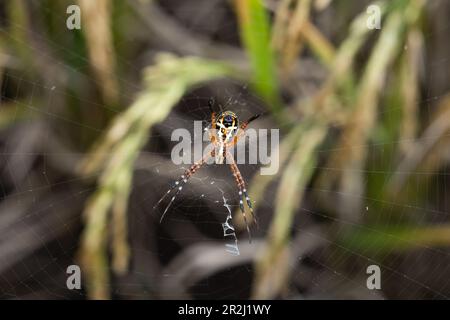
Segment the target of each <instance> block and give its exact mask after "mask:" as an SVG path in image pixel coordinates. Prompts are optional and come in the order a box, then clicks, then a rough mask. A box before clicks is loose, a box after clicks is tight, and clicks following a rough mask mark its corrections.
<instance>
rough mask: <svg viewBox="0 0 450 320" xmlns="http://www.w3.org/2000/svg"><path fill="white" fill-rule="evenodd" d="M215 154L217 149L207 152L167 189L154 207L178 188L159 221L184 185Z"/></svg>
mask: <svg viewBox="0 0 450 320" xmlns="http://www.w3.org/2000/svg"><path fill="white" fill-rule="evenodd" d="M214 156H215V150H212V151H211V152H210V153H209V154H206V155H205V156H204V157H203V158H202V159H200V160H199V161H197V162H195V163H194V164H193V165H192V166H191V167H190V168H189V169H187V170H186V171H185V172H184V173H183V174H182V175H181V177H180V179H178V180H177V181H175V183H174V185H173V186H172V187H171V188H170V189H169V190H167V192H166V193H165V194H164V196H163V197H162V198H161V199H159V201H158V202H157V203H156V205H155V206H154V207H153V209H154V208H156V207H157V206H158V205H159V204H160V203H161V202H162V201H163V200H164V199H165V198H166V197H167V196H168V195H169V194H170V193H171V192H172V191H173V190H174V189H177V191H176V192H175V194H174V195H173V196H172V198H171V199H170V202H169V204H168V205H167V207H166V209H165V210H164V212H163V214H162V215H161V219H160V220H159V222H160V223H161V222H162V220H163V219H164V216H165V215H166V213H167V211H168V210H169V208H170V206H171V205H172V203H173V202H174V201H175V198H176V197H177V195H178V194H179V193H180V192H181V190H183V187H184V185H185V184H186V183H187V182H188V180H189V178H191V177H192V176H193V175H194V174H195V173H196V172H197V171H198V170H199V169H200V168H201V167H202V166H203V165H204V164H205V163H206V162H207V161H208V160H209V159H210V158H211V157H214Z"/></svg>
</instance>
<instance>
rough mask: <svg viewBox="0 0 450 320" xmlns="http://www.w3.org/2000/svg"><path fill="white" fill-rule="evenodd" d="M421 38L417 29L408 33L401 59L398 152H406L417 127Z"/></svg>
mask: <svg viewBox="0 0 450 320" xmlns="http://www.w3.org/2000/svg"><path fill="white" fill-rule="evenodd" d="M422 45H423V39H422V34H421V33H420V31H418V30H417V29H413V30H411V31H410V32H409V33H408V37H407V40H406V52H405V54H404V55H403V57H402V61H401V93H402V99H403V103H402V120H401V123H400V134H399V142H400V152H401V154H406V153H407V150H408V149H409V145H410V142H411V141H413V139H414V138H415V137H416V134H417V129H418V112H419V110H418V105H417V101H419V67H420V61H421V53H422Z"/></svg>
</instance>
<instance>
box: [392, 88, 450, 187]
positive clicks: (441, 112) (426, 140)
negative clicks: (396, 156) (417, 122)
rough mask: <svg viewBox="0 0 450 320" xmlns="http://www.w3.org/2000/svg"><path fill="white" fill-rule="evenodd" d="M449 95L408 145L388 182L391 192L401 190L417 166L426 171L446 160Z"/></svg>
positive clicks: (448, 134) (449, 113)
mask: <svg viewBox="0 0 450 320" xmlns="http://www.w3.org/2000/svg"><path fill="white" fill-rule="evenodd" d="M449 136H450V96H449V95H447V96H446V97H444V98H443V99H442V102H441V103H440V105H439V107H438V111H437V112H436V115H435V116H434V119H433V121H432V122H431V124H430V125H429V126H428V127H427V128H426V130H425V131H424V133H423V134H422V136H421V137H420V138H419V139H418V140H417V141H416V142H415V143H414V145H413V146H412V147H411V146H410V147H409V149H408V152H407V153H406V155H405V157H404V159H403V160H402V161H401V162H400V164H399V166H398V167H397V170H396V174H395V176H394V177H393V178H392V181H391V182H390V188H389V190H390V192H391V194H397V193H398V192H399V191H401V190H402V188H403V187H404V185H405V183H406V181H407V180H408V178H409V176H410V174H411V173H412V172H414V170H416V169H417V168H418V167H425V168H426V170H427V171H428V172H432V171H433V170H435V169H437V168H439V167H440V166H442V165H443V164H444V163H447V162H448V157H449V154H448V146H449V145H450V141H449V140H450V139H449Z"/></svg>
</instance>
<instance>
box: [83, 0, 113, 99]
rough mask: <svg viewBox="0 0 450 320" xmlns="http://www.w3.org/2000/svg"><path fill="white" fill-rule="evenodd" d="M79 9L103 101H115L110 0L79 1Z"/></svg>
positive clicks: (91, 62)
mask: <svg viewBox="0 0 450 320" xmlns="http://www.w3.org/2000/svg"><path fill="white" fill-rule="evenodd" d="M78 3H79V5H80V8H81V11H82V15H81V16H82V19H83V27H82V30H83V32H84V34H85V36H86V40H87V41H86V42H87V47H88V51H89V60H90V64H91V68H92V70H93V73H94V78H95V79H96V82H97V84H98V86H99V89H100V92H101V93H102V97H103V101H104V102H105V103H106V104H109V105H113V104H116V103H117V98H118V92H119V90H118V88H119V86H118V82H117V78H116V72H115V70H116V61H115V55H114V52H115V51H114V48H113V39H112V34H111V18H110V17H111V6H112V5H113V2H111V1H109V0H96V1H92V0H78Z"/></svg>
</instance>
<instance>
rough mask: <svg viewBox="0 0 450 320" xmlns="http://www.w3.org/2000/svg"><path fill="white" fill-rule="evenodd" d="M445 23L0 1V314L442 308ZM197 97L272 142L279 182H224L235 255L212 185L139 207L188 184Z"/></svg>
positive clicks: (181, 1)
mask: <svg viewBox="0 0 450 320" xmlns="http://www.w3.org/2000/svg"><path fill="white" fill-rule="evenodd" d="M73 5H75V7H74V6H73ZM69 6H71V7H70V8H69ZM68 8H69V9H68ZM77 14H79V15H78V16H77ZM78 18H80V20H79V26H80V28H77V22H78V21H77V19H78ZM449 18H450V2H449V1H444V0H434V1H425V0H391V1H379V2H372V1H347V0H166V1H156V0H153V1H151V0H148V1H144V0H129V1H125V0H124V1H120V0H79V1H65V0H58V1H57V0H39V1H38V0H28V1H25V0H14V1H12V0H9V1H8V0H2V1H0V82H1V86H0V87H1V102H0V297H1V298H3V299H175V298H190V299H191V298H192V299H202V298H209V299H230V298H235V299H273V298H277V299H447V298H449V297H450V282H449V279H450V250H449V249H450V221H449V220H450V219H449V218H450V216H449V214H450V210H449V209H450V189H449V186H450V180H449V164H450V95H449V92H450V91H449V90H450V81H449V80H450V79H449V78H450V60H449V57H450V43H449V41H448V33H449V23H448V21H450V19H449ZM378 22H379V23H378ZM211 98H214V99H215V100H216V101H217V102H218V103H220V104H222V105H226V108H227V109H230V110H232V111H234V112H236V113H237V114H238V116H239V117H240V118H241V119H246V118H248V117H250V116H251V115H254V114H257V113H261V114H262V116H261V117H260V118H259V119H258V120H256V121H254V122H252V124H251V127H253V128H256V129H280V144H279V149H277V150H275V151H274V152H278V153H279V163H278V164H279V168H280V169H279V170H278V173H277V174H276V175H268V176H264V175H260V166H259V165H254V164H248V165H240V166H239V168H240V170H241V172H242V175H243V177H244V179H245V181H246V182H247V184H248V190H249V194H250V196H251V197H252V199H253V201H254V207H255V211H256V215H257V216H258V219H259V227H258V228H256V226H255V225H252V226H251V231H252V237H253V241H252V242H251V243H249V241H248V234H247V232H246V230H245V225H244V224H243V220H242V217H241V215H240V213H239V208H238V201H239V198H238V194H237V188H236V186H235V183H234V179H233V176H232V175H231V172H230V171H229V168H227V167H226V166H220V165H208V166H205V167H204V168H202V169H201V170H200V171H199V172H198V174H196V176H194V177H193V178H192V179H191V180H190V181H189V182H188V184H187V185H186V187H185V188H184V189H183V192H182V193H180V194H179V196H178V197H177V199H176V200H175V201H174V203H173V204H172V206H171V208H170V209H169V210H168V212H167V214H166V216H165V219H164V220H163V221H162V222H161V223H160V217H161V214H162V212H163V210H164V208H165V207H166V206H167V205H168V202H169V200H170V199H167V201H166V200H165V201H163V202H162V203H161V204H160V206H157V207H156V208H154V206H155V204H156V203H157V201H158V200H159V199H160V198H161V196H162V195H163V194H164V192H166V190H167V189H168V188H169V187H170V185H171V183H172V182H173V181H174V180H175V179H177V178H178V177H179V176H180V175H181V174H182V173H183V171H184V169H186V166H183V165H181V166H179V165H175V164H174V163H173V162H172V161H171V158H170V154H171V150H172V147H173V146H174V144H175V142H173V141H171V139H170V138H171V133H172V131H173V130H175V129H177V128H186V129H188V130H190V131H191V132H192V131H193V122H194V120H201V121H203V123H204V125H205V126H207V125H208V122H209V121H210V112H209V108H208V104H207V103H208V100H209V99H211ZM224 204H229V206H230V207H229V208H230V212H231V213H232V215H233V220H232V224H233V226H234V227H235V229H236V239H237V246H238V248H239V255H232V254H230V253H229V252H227V247H226V244H230V243H232V244H234V243H235V242H234V238H233V237H230V236H225V235H224V232H223V229H222V225H221V224H222V223H224V222H225V220H226V217H227V215H228V210H227V207H226V206H224ZM70 265H79V266H80V270H81V281H82V285H81V289H79V290H78V289H74V290H69V289H68V288H67V286H66V281H67V278H68V277H69V274H68V273H67V268H68V266H70ZM373 265H375V266H378V267H379V268H380V271H381V278H380V279H381V281H380V286H381V287H380V288H379V289H372V290H371V289H370V286H369V288H368V286H367V283H368V278H369V276H370V275H371V273H369V274H368V272H367V270H368V267H369V270H370V268H371V267H370V266H373ZM369 282H370V281H369ZM370 283H371V282H370Z"/></svg>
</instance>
